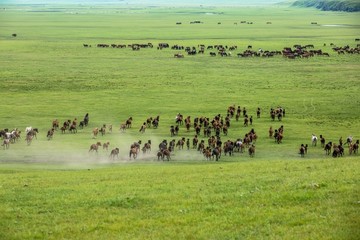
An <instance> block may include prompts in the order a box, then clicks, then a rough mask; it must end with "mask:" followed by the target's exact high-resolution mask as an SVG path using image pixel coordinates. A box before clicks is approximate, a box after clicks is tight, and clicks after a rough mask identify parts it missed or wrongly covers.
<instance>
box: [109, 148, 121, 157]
mask: <svg viewBox="0 0 360 240" xmlns="http://www.w3.org/2000/svg"><path fill="white" fill-rule="evenodd" d="M119 152H120V150H119V148H114V149H113V150H111V153H110V156H109V158H110V159H112V160H114V159H115V157H116V159H119Z"/></svg>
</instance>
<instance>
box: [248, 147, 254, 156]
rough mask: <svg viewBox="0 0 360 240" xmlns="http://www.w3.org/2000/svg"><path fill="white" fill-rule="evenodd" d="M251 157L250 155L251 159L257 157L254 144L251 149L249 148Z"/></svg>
mask: <svg viewBox="0 0 360 240" xmlns="http://www.w3.org/2000/svg"><path fill="white" fill-rule="evenodd" d="M249 155H250V157H254V156H255V145H254V144H252V145H251V147H249Z"/></svg>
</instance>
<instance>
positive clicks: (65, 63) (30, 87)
mask: <svg viewBox="0 0 360 240" xmlns="http://www.w3.org/2000/svg"><path fill="white" fill-rule="evenodd" d="M25 10H26V9H25ZM29 10H33V9H32V8H29ZM38 10H41V9H38V8H37V9H36V11H38ZM43 10H48V9H47V8H44V9H43ZM56 10H58V9H56ZM63 11H64V12H63ZM174 11H175V14H174V13H173V12H174ZM75 12H78V13H79V14H74V13H75ZM205 12H212V13H216V14H212V15H209V14H204V13H205ZM3 13H4V14H1V15H0V16H1V18H2V19H5V21H1V23H0V28H1V33H2V35H1V36H0V40H1V45H0V50H1V52H2V54H1V56H0V63H1V66H3V68H2V69H1V75H0V87H1V89H6V90H7V91H3V92H2V95H1V99H2V101H1V103H0V107H1V109H2V111H1V113H0V123H1V128H4V127H8V128H14V127H18V128H20V129H25V127H26V126H29V125H32V126H36V127H39V128H40V136H39V138H38V140H36V141H34V142H33V144H32V146H30V147H26V146H25V143H24V142H22V141H21V142H19V143H16V144H13V145H11V147H10V150H8V151H3V150H1V151H0V159H1V160H0V161H1V162H2V169H1V175H0V178H1V182H2V184H1V188H0V197H1V199H2V202H3V203H4V204H3V207H2V209H1V214H2V216H3V217H2V219H6V220H5V221H2V223H1V224H2V225H1V231H0V232H2V234H3V235H1V237H3V238H10V239H12V238H13V239H24V238H36V237H39V238H55V239H58V238H69V237H73V236H79V237H80V236H86V238H94V239H96V238H106V237H110V238H113V239H115V238H117V237H118V236H119V234H120V237H123V238H133V239H141V238H144V236H146V237H150V238H169V237H172V238H174V237H175V238H187V239H188V238H194V239H208V238H210V239H211V238H212V239H218V238H241V237H253V238H258V237H259V238H267V237H269V238H274V239H275V238H279V237H280V238H288V239H290V238H294V236H295V237H296V236H302V237H304V238H328V237H329V236H331V238H336V239H349V238H350V239H351V238H354V239H356V238H357V236H359V232H358V230H356V228H355V227H356V225H358V220H357V216H358V215H359V214H358V207H357V205H358V199H359V196H358V192H359V191H358V183H359V180H358V177H357V176H358V170H357V169H359V168H358V157H355V156H351V157H349V156H346V157H345V158H342V159H340V160H333V159H330V158H329V157H327V156H324V153H323V150H322V149H321V148H320V147H316V148H310V149H309V154H308V155H307V157H306V160H305V161H301V160H299V156H298V154H297V149H298V146H299V145H300V144H301V143H309V139H310V136H311V133H316V134H324V135H325V137H326V138H327V139H328V140H332V141H337V140H338V138H339V137H340V136H343V138H345V137H346V136H347V135H349V134H352V135H353V136H354V137H355V138H356V139H359V135H358V129H359V127H360V126H359V122H358V121H357V120H358V119H359V117H360V112H359V111H358V110H357V109H356V107H354V106H357V105H358V104H359V102H360V99H359V96H358V92H359V87H358V84H357V83H358V79H359V71H358V65H359V57H358V56H357V55H353V56H351V55H345V56H338V55H337V54H335V53H333V52H332V50H331V48H330V46H329V44H330V43H335V44H336V45H338V46H344V45H346V44H351V46H354V38H357V37H358V36H357V31H358V27H357V25H356V19H357V17H358V15H357V14H343V13H326V14H325V13H322V12H317V11H312V10H309V11H304V10H296V9H295V10H294V9H287V8H271V9H266V8H261V9H259V8H257V9H253V8H246V9H242V10H239V9H214V8H211V9H188V8H180V9H166V8H154V9H132V10H129V9H121V8H119V9H107V8H105V7H104V8H100V9H94V8H86V7H82V8H78V9H65V10H64V9H63V10H61V12H57V13H51V14H49V13H47V12H27V11H18V10H17V9H15V10H14V11H12V10H11V9H10V10H9V9H8V10H7V11H6V12H3ZM218 13H224V14H218ZM159 16H162V18H160V17H159ZM284 19H286V21H285V20H284ZM193 20H202V21H204V23H205V24H203V25H190V24H188V23H189V22H190V21H193ZM241 20H246V21H253V22H254V23H255V24H253V25H247V24H246V25H240V24H238V25H237V26H236V25H234V24H233V23H234V22H240V21H241ZM177 21H182V22H183V24H182V25H181V26H177V25H175V22H177ZM219 21H221V23H222V24H221V25H218V24H217V23H218V22H219ZM267 21H271V22H272V24H271V25H267V24H265V23H266V22H267ZM312 21H317V22H318V23H319V24H345V25H348V26H349V27H343V28H330V27H323V26H313V25H311V24H310V22H312ZM14 32H16V33H17V34H18V37H17V38H15V39H14V38H11V37H10V36H11V34H12V33H14ZM134 42H140V43H147V42H153V43H154V44H156V43H158V42H169V43H170V44H180V45H184V46H197V45H198V44H200V43H203V44H206V45H210V44H211V45H213V44H228V45H229V46H230V45H238V47H239V49H238V51H239V52H240V51H243V50H244V49H246V47H247V45H249V44H251V45H253V47H254V49H257V48H263V49H269V50H281V49H282V47H284V46H292V45H293V44H303V45H305V44H310V43H311V44H314V45H315V46H316V48H322V49H323V50H324V51H327V52H329V53H330V54H331V57H330V58H320V57H316V58H313V59H302V60H295V61H290V60H286V59H283V58H282V57H276V58H273V59H238V58H236V57H231V58H220V57H216V58H210V57H209V56H208V54H206V55H204V56H200V55H198V56H195V57H190V56H189V57H188V56H186V57H185V58H184V59H174V58H173V57H172V56H173V53H174V51H171V50H162V51H158V50H156V49H142V50H140V51H139V52H133V51H131V50H129V49H97V48H94V47H93V48H88V49H87V48H83V47H82V44H83V43H89V44H92V45H95V44H96V43H126V44H128V43H134ZM323 43H327V46H326V47H323ZM234 55H235V53H234ZM231 104H236V105H238V104H239V105H241V106H242V107H243V106H245V107H246V108H247V109H249V111H250V113H252V114H253V115H254V116H255V109H256V108H257V107H258V106H260V107H261V108H262V109H263V116H262V118H260V119H255V121H254V126H253V127H254V128H255V130H256V131H257V133H258V134H259V136H260V139H259V141H258V142H257V144H256V145H257V153H256V158H255V159H254V160H252V159H250V158H249V157H248V156H247V154H243V155H236V156H235V157H224V158H222V159H221V163H218V164H207V163H205V162H204V160H203V158H202V157H201V155H200V154H198V153H197V152H195V151H193V150H191V151H189V152H186V151H176V152H175V155H174V156H173V161H172V162H171V163H170V164H165V165H164V164H162V163H159V164H157V163H156V164H155V163H154V162H153V161H152V160H153V159H154V156H153V155H151V156H148V157H147V159H145V160H142V161H140V164H118V163H117V164H110V165H109V161H108V158H107V157H108V153H107V152H104V151H100V152H99V154H98V155H97V156H94V155H89V154H88V153H87V151H88V146H89V144H91V143H93V142H94V141H95V140H93V139H91V135H90V128H92V127H95V126H100V125H102V124H104V123H106V124H113V125H114V132H113V133H112V134H107V135H106V136H105V137H99V138H98V139H97V140H99V141H107V140H109V141H110V142H111V147H115V146H119V147H120V149H121V155H122V157H123V160H122V161H119V162H120V163H125V162H127V161H126V159H127V157H126V155H127V149H128V146H129V144H130V143H132V142H133V141H137V140H138V139H142V140H143V141H146V140H147V139H152V140H153V142H154V143H157V142H158V141H160V140H162V139H164V138H166V139H169V138H170V136H169V126H170V125H171V124H173V118H174V116H175V114H176V113H177V112H181V113H183V114H184V115H190V116H192V117H195V116H208V117H212V116H214V115H215V114H218V113H221V114H225V111H226V108H227V106H229V105H231ZM278 105H282V106H284V107H285V108H286V109H287V116H286V118H285V119H284V121H283V122H281V123H280V122H275V123H273V122H271V121H270V119H269V118H268V116H267V112H268V109H270V107H275V106H278ZM86 112H89V113H90V123H91V124H90V127H89V128H86V129H84V130H81V131H79V133H78V134H76V135H75V136H72V135H70V134H65V135H61V134H60V133H56V134H55V138H54V140H53V141H47V140H46V139H45V132H46V131H47V129H48V128H49V127H50V123H51V120H52V119H54V118H58V119H59V120H60V121H64V120H66V119H73V118H74V117H77V118H82V117H83V115H84V114H85V113H86ZM158 114H159V115H160V116H161V117H160V127H159V129H156V130H154V129H148V130H147V132H146V133H145V134H144V135H140V134H139V133H138V132H137V130H138V127H140V125H141V123H142V122H143V121H144V120H145V119H146V118H147V117H149V116H155V115H158ZM129 116H133V117H134V129H132V130H128V131H127V132H126V133H125V134H122V133H120V132H119V131H118V125H119V124H120V123H121V122H122V121H124V120H125V119H126V118H127V117H129ZM280 124H283V125H284V126H285V134H286V135H285V139H284V143H283V144H281V145H276V144H274V143H273V141H272V140H270V139H267V137H266V136H267V129H268V127H269V126H270V125H273V126H274V127H278V126H279V125H280ZM249 130H250V128H244V127H242V121H241V122H238V123H236V122H235V121H232V126H231V128H230V133H229V136H228V137H223V138H224V139H227V138H230V139H235V138H237V137H242V136H243V135H244V134H245V132H247V131H249ZM193 135H194V132H193V131H191V132H190V133H187V132H186V131H185V130H184V129H181V132H180V135H179V137H180V136H185V137H189V138H192V136H193ZM154 145H155V146H156V144H154ZM280 159H281V160H280ZM29 163H33V164H29ZM51 163H53V164H51ZM87 169H91V170H90V171H88V170H87ZM62 170H64V171H62ZM274 173H275V174H274ZM95 214H96V216H97V217H98V220H95V219H94V218H93V216H94V215H95ZM35 216H36V219H37V220H34V219H35ZM239 216H240V217H239ZM199 223H201V224H199ZM54 225H55V227H53V226H54ZM15 231H16V233H15Z"/></svg>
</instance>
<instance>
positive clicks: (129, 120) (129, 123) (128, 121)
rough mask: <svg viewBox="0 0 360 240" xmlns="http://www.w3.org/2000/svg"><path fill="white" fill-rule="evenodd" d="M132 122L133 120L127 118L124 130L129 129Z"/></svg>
mask: <svg viewBox="0 0 360 240" xmlns="http://www.w3.org/2000/svg"><path fill="white" fill-rule="evenodd" d="M132 120H133V118H132V117H129V118H128V119H127V120H126V122H125V125H126V128H131V124H132Z"/></svg>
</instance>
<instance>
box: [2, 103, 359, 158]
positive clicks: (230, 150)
mask: <svg viewBox="0 0 360 240" xmlns="http://www.w3.org/2000/svg"><path fill="white" fill-rule="evenodd" d="M261 112H262V111H261V108H260V107H258V108H257V109H256V116H257V118H260V117H261ZM285 113H286V112H285V109H284V108H283V107H281V106H278V107H275V108H271V109H270V111H269V120H270V121H275V120H277V121H278V122H281V123H282V120H283V118H284V117H285V116H286V115H285ZM240 117H242V118H243V119H244V124H243V126H244V127H249V125H250V128H251V129H250V131H248V132H246V133H245V134H244V135H243V136H242V137H238V138H236V139H233V140H231V139H228V140H226V141H223V139H222V138H223V137H225V138H226V136H227V135H228V130H229V129H230V127H231V126H232V124H231V121H233V119H235V121H236V122H238V121H239V119H240ZM250 119H251V120H250ZM132 122H133V117H129V118H127V119H125V120H124V122H123V123H121V124H120V128H119V131H120V132H121V133H124V134H125V133H126V131H127V130H130V129H131V128H132ZM159 122H160V116H156V117H149V118H147V119H146V121H144V122H143V124H142V125H141V127H140V130H139V131H140V132H141V133H145V129H147V128H153V129H157V128H158V127H159ZM252 124H253V120H252V116H249V113H248V110H247V109H246V108H245V107H242V108H241V107H240V106H237V107H236V106H235V105H231V106H229V107H228V108H227V110H226V114H225V115H221V114H216V115H214V116H213V117H211V118H209V117H203V116H202V117H194V118H192V117H191V116H186V117H185V116H184V115H182V114H181V113H178V114H177V115H176V117H175V119H174V125H172V126H170V137H171V140H167V139H164V140H163V141H161V142H160V144H159V145H158V150H157V151H156V155H155V156H154V157H155V158H157V159H158V160H167V161H170V160H171V156H172V155H173V153H174V152H175V151H182V150H184V149H186V150H188V151H193V150H195V151H197V152H199V153H201V154H202V155H203V157H204V159H206V160H215V161H219V160H220V158H221V156H223V155H224V156H227V155H228V156H234V155H235V154H242V153H244V152H245V151H247V152H248V154H249V156H250V157H254V156H255V152H256V147H255V145H256V141H257V139H258V135H257V133H256V131H255V129H254V128H252V127H251V126H252ZM87 126H89V114H88V113H86V114H85V116H84V118H83V120H82V121H80V122H79V123H78V121H77V118H75V119H74V120H66V121H64V122H63V124H62V126H61V127H60V124H59V121H58V119H55V120H53V121H52V125H51V128H50V129H49V130H48V131H47V134H46V137H47V140H49V141H50V140H52V139H53V136H54V134H55V132H57V131H60V132H61V134H66V133H70V134H76V133H77V129H78V128H79V129H83V128H85V127H87ZM180 129H183V130H182V131H185V132H187V133H191V132H193V133H194V135H193V137H192V139H190V138H186V137H180V138H178V140H176V138H177V136H178V135H179V131H180ZM107 132H109V133H111V132H112V125H107V124H103V125H102V126H101V127H94V128H92V131H91V133H92V139H96V138H97V137H98V135H99V134H100V135H101V136H104V135H105V134H106V133H107ZM268 133H269V134H268V137H269V138H270V139H271V138H273V139H274V142H275V143H276V144H281V143H282V141H283V139H284V125H280V127H279V128H273V127H272V126H270V128H269V131H268ZM38 134H39V130H38V128H33V127H31V126H30V127H26V129H25V135H26V136H25V141H26V144H27V145H28V146H30V145H31V143H32V141H33V139H37V135H38ZM0 137H1V138H2V146H3V147H4V150H7V149H9V148H10V144H14V143H16V142H18V141H20V139H21V131H20V130H18V129H13V130H9V129H3V130H0ZM318 140H319V141H320V145H321V147H322V148H323V149H324V151H325V154H326V155H330V154H331V155H332V156H333V157H341V156H344V154H345V149H344V148H345V146H346V147H348V152H349V154H350V155H352V154H358V149H359V140H353V138H352V136H349V137H347V138H346V141H345V143H343V141H342V138H340V139H339V143H335V142H332V141H328V142H326V140H325V138H324V136H323V135H320V136H319V138H318V137H317V136H316V135H315V134H313V135H312V137H311V146H312V147H316V146H317V142H318ZM109 146H110V142H108V141H107V142H104V143H101V142H100V141H96V142H95V143H92V144H90V147H89V150H88V152H89V153H91V152H95V153H98V151H99V148H100V147H102V149H103V150H104V151H106V152H107V151H108V150H109V149H108V148H109ZM152 150H153V148H152V141H151V140H148V141H147V142H145V143H144V144H143V145H142V141H141V140H139V141H137V142H133V143H131V144H130V147H129V152H128V159H129V160H131V159H137V158H138V157H139V154H140V152H141V151H142V154H143V155H147V154H151V152H152ZM298 153H299V154H300V156H301V157H305V156H306V154H307V153H308V144H301V146H300V148H299V152H298ZM119 154H120V148H119V147H115V148H113V149H111V151H110V155H109V159H111V160H118V159H120V156H119Z"/></svg>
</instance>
